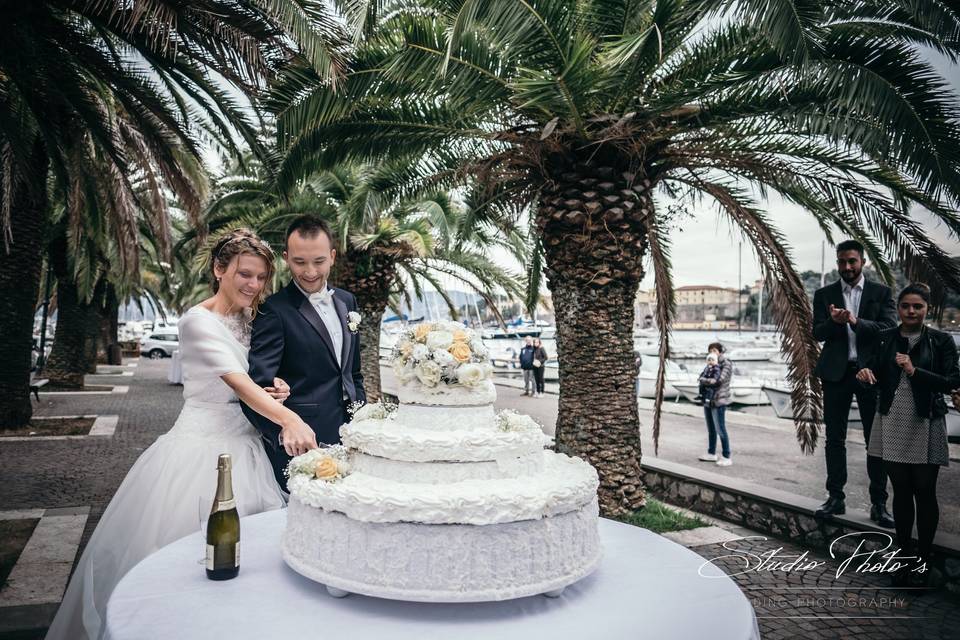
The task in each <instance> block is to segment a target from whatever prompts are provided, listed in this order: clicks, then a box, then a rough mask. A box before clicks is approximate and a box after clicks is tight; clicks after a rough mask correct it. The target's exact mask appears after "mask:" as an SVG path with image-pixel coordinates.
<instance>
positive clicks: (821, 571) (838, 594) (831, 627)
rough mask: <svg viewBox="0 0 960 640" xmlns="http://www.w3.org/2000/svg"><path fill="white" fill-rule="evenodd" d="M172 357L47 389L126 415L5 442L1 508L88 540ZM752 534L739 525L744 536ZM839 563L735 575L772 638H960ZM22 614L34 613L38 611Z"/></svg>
mask: <svg viewBox="0 0 960 640" xmlns="http://www.w3.org/2000/svg"><path fill="white" fill-rule="evenodd" d="M168 365H169V360H160V361H149V360H145V359H143V360H140V361H139V363H138V366H137V367H136V368H135V369H134V371H135V372H136V374H135V375H134V376H132V377H126V376H124V377H120V376H91V377H90V378H88V382H89V383H90V384H111V383H113V384H125V385H129V386H130V390H129V392H128V393H126V394H122V395H120V394H118V395H91V396H50V395H43V394H41V402H40V405H39V407H38V409H37V414H38V415H75V414H87V413H95V414H101V415H103V414H116V415H119V416H120V420H119V423H118V425H117V430H116V433H115V434H114V436H113V437H109V438H88V439H82V440H62V441H36V442H7V443H0V510H13V509H50V508H58V507H83V506H89V507H90V518H89V519H88V521H87V526H86V530H85V532H84V536H83V540H82V543H83V544H85V543H86V540H87V539H88V538H89V535H90V533H91V532H92V530H93V527H94V526H95V524H96V522H97V520H98V518H99V515H100V514H101V513H102V511H103V509H104V507H105V506H106V504H107V502H108V501H109V499H110V497H111V496H112V495H113V492H114V491H115V490H116V488H117V486H118V485H119V484H120V481H121V480H122V479H123V476H124V475H125V474H126V472H127V470H128V469H129V468H130V466H131V465H132V464H133V462H134V461H135V460H136V458H137V456H138V455H139V454H140V453H141V452H142V451H143V450H144V449H145V448H146V447H148V446H149V445H150V444H151V443H152V442H153V441H154V440H155V439H156V438H157V437H158V436H159V435H161V434H163V433H165V432H166V431H167V430H169V428H170V427H171V426H172V425H173V422H174V420H175V419H176V416H177V414H178V413H179V411H180V407H181V405H182V402H183V401H182V397H181V387H179V386H174V385H170V384H168V383H167V381H166V372H167V367H168ZM513 395H514V390H502V391H501V393H500V396H501V401H500V402H499V403H498V404H500V405H502V406H504V407H514V408H517V409H518V410H521V411H524V412H527V413H531V414H534V415H537V417H538V418H540V419H541V421H543V420H544V419H547V420H549V416H547V417H546V418H544V417H543V416H541V415H538V414H541V413H547V414H549V413H551V412H552V414H553V419H554V420H555V416H556V413H555V412H556V409H555V406H556V402H555V397H554V398H551V397H549V396H548V397H546V398H543V399H538V400H534V399H529V398H523V397H520V396H519V392H518V391H517V392H516V395H517V397H513ZM666 420H667V421H668V422H669V423H670V427H672V426H673V424H674V421H677V422H679V421H681V420H682V418H680V417H678V416H667V417H666ZM688 420H690V419H688ZM690 421H691V423H692V420H690ZM668 428H669V427H668ZM689 428H691V429H692V428H693V427H692V426H690V427H689ZM665 433H667V431H666V429H665ZM733 529H734V530H736V528H735V527H734V528H733ZM748 533H749V532H746V531H743V530H740V532H739V535H747V534H748ZM727 544H728V545H731V544H735V545H736V548H737V549H740V550H744V551H749V552H753V553H756V554H760V553H763V552H765V551H770V550H772V549H775V548H777V547H779V546H783V547H784V550H783V551H782V553H783V554H790V553H793V554H799V553H802V552H803V550H802V549H800V548H798V547H795V546H793V545H791V544H789V543H783V542H776V541H773V540H768V541H766V542H757V541H745V540H737V541H735V542H734V543H729V542H728V543H727ZM694 550H695V551H696V552H697V553H699V554H700V555H702V556H704V558H707V559H712V558H718V557H720V556H728V557H727V558H725V559H723V560H719V561H717V564H718V565H719V566H721V567H722V568H724V570H725V571H726V572H727V573H728V574H731V575H733V574H736V573H738V572H739V571H741V570H742V567H739V566H738V561H737V560H736V559H735V558H733V557H731V556H732V555H733V554H732V553H731V552H730V551H729V550H727V549H724V548H723V547H722V546H721V544H719V543H718V544H706V545H703V546H697V547H694ZM816 559H820V560H823V559H824V558H821V557H819V556H817V557H816ZM831 563H833V564H831ZM835 570H836V561H828V562H827V563H826V564H825V565H824V566H822V567H820V568H818V569H816V570H811V571H805V572H792V573H782V572H752V573H747V574H741V575H736V576H734V580H735V581H736V582H737V584H738V585H739V586H740V587H741V589H743V591H744V593H745V594H746V596H747V597H748V598H749V599H750V601H751V602H752V604H753V605H754V608H755V610H756V613H757V616H758V621H759V625H760V629H761V633H762V637H763V638H765V639H774V640H778V639H781V638H783V639H786V638H791V639H792V638H801V639H805V640H819V639H826V638H852V637H856V638H864V639H872V638H877V639H881V638H883V639H890V638H895V639H897V640H914V639H917V640H919V639H920V638H924V640H927V639H933V638H960V606H958V605H960V602H958V600H957V599H956V598H955V597H954V596H950V595H947V594H944V593H936V594H932V593H923V594H919V593H917V592H904V591H893V590H891V589H887V588H885V585H886V582H887V581H886V579H885V578H883V577H874V576H864V575H861V574H850V573H848V574H845V575H843V576H841V577H840V578H836V577H835V576H834V572H835ZM831 598H832V599H831ZM895 598H901V599H900V600H894V599H895ZM17 613H18V615H21V616H23V618H24V620H26V621H27V622H29V621H30V620H29V619H30V617H31V616H30V615H29V614H30V611H26V612H24V611H18V612H17ZM38 615H42V616H43V617H44V618H45V619H49V616H51V615H52V610H51V609H50V608H49V607H48V608H42V609H38V610H37V612H36V615H34V616H33V617H34V618H36V617H37V616H38ZM25 624H26V623H25ZM8 628H9V627H8ZM26 628H29V627H27V626H25V627H24V629H26ZM33 628H34V629H36V620H34V621H33ZM638 629H642V626H641V627H638ZM34 637H36V638H40V637H42V633H40V634H37V633H36V632H32V633H31V632H25V633H19V632H13V633H0V640H8V639H9V640H12V639H13V638H18V639H22V638H34Z"/></svg>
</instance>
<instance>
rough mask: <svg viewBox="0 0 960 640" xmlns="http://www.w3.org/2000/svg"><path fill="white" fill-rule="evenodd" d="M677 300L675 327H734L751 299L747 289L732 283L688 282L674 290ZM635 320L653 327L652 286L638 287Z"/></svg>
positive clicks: (654, 308) (655, 304) (655, 302)
mask: <svg viewBox="0 0 960 640" xmlns="http://www.w3.org/2000/svg"><path fill="white" fill-rule="evenodd" d="M674 295H675V300H676V303H677V314H676V319H675V321H674V323H673V328H674V329H736V328H737V318H738V315H739V314H741V313H743V311H744V310H745V309H746V308H747V306H748V304H749V301H750V291H749V290H744V291H737V290H736V289H735V288H732V287H718V286H714V285H691V286H686V287H677V288H676V289H675V290H674ZM636 305H637V307H636V316H637V324H638V325H639V326H640V327H641V328H649V327H652V326H653V325H654V324H655V323H654V318H655V317H656V313H655V311H656V306H657V294H656V290H655V289H650V290H647V291H640V292H639V293H638V294H637V301H636Z"/></svg>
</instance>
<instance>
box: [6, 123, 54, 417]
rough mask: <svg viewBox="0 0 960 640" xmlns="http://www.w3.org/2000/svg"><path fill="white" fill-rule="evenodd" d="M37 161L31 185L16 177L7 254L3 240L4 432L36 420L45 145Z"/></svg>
mask: <svg viewBox="0 0 960 640" xmlns="http://www.w3.org/2000/svg"><path fill="white" fill-rule="evenodd" d="M31 160H32V162H31V166H29V167H26V168H25V169H24V170H23V171H22V173H21V175H23V176H26V178H27V180H26V181H24V180H19V179H17V178H16V177H14V179H12V180H10V181H9V183H10V184H12V185H13V193H11V194H6V195H8V196H9V197H10V201H11V208H10V230H11V233H12V236H13V241H12V243H11V244H10V245H9V248H8V249H5V248H4V246H3V244H2V240H0V291H3V295H0V362H2V363H3V366H0V429H16V428H19V427H23V426H25V425H26V424H27V423H29V421H30V418H31V416H32V415H33V407H31V405H30V387H29V381H30V353H31V344H32V341H33V318H34V312H35V309H36V305H37V299H38V297H39V295H40V273H41V269H42V265H43V261H42V260H41V259H40V258H39V256H41V255H42V253H43V233H44V228H45V226H46V220H47V190H46V178H47V155H46V153H45V151H44V149H43V145H42V143H41V141H40V140H39V139H37V141H36V143H35V145H34V153H33V157H32V159H31ZM7 183H8V180H7V179H6V178H4V179H2V180H0V185H3V184H7ZM3 195H4V194H3V193H2V186H0V196H3Z"/></svg>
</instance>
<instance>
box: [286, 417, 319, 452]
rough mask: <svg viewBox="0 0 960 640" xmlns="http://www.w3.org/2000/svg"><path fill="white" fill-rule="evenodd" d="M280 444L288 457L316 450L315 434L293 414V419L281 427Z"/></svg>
mask: <svg viewBox="0 0 960 640" xmlns="http://www.w3.org/2000/svg"><path fill="white" fill-rule="evenodd" d="M280 444H281V445H283V449H284V450H285V451H286V452H287V455H288V456H299V455H301V454H304V453H306V452H307V451H310V450H311V449H316V448H317V434H315V433H314V432H313V429H311V428H310V427H309V426H307V423H306V422H304V421H303V420H301V419H300V416H298V415H296V414H294V419H292V420H290V422H289V423H287V424H284V425H283V426H282V427H281V431H280Z"/></svg>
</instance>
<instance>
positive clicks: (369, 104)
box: [278, 0, 960, 515]
mask: <svg viewBox="0 0 960 640" xmlns="http://www.w3.org/2000/svg"><path fill="white" fill-rule="evenodd" d="M381 4H382V3H381ZM395 4H396V6H395V7H394V9H395V11H394V12H392V13H391V12H390V11H385V12H383V15H387V16H388V17H387V18H386V19H385V20H383V22H382V24H381V25H380V28H379V29H377V30H376V31H375V33H374V35H372V36H371V37H370V38H369V39H368V40H366V41H364V42H362V43H360V44H359V45H358V47H357V48H356V50H355V51H354V59H353V60H352V62H351V65H350V68H349V71H348V73H347V74H346V77H345V79H344V81H343V83H342V87H341V88H339V90H338V91H336V92H334V91H332V90H330V88H329V87H327V86H325V85H324V84H323V83H320V82H317V81H315V80H313V79H312V78H310V76H309V74H308V73H301V74H299V75H297V76H296V77H294V78H293V79H291V80H288V82H289V83H290V84H291V85H294V86H290V87H289V88H288V91H287V94H288V95H289V96H291V98H290V101H289V104H288V105H286V107H285V108H284V109H283V110H282V111H281V112H280V117H279V120H278V130H279V131H280V133H281V143H282V145H284V147H285V149H286V157H287V158H288V163H287V164H286V165H285V166H282V167H281V170H280V176H279V180H280V183H281V184H285V183H287V182H289V181H290V180H292V179H293V178H294V177H295V176H296V175H297V173H298V168H299V167H300V166H302V165H303V164H305V163H309V164H310V165H311V166H312V167H314V168H317V169H319V168H323V167H326V166H332V165H334V164H336V163H340V162H343V161H344V160H354V161H369V160H370V159H372V158H379V157H382V156H384V155H389V154H393V153H398V152H403V153H407V154H414V155H415V154H419V153H423V154H427V153H430V152H436V151H437V150H442V152H443V153H445V154H447V155H448V156H451V157H453V156H457V157H459V167H460V169H461V170H462V171H463V172H464V173H465V174H469V175H474V176H478V179H479V180H480V181H481V182H482V183H484V184H487V185H488V186H489V187H490V189H491V192H492V191H493V190H494V189H496V193H497V194H498V196H499V197H497V198H493V199H492V200H493V202H494V203H496V202H503V201H506V200H509V201H511V202H513V203H520V204H526V205H528V206H530V207H532V211H533V217H534V221H535V225H536V229H537V230H538V232H539V241H540V243H541V246H542V250H543V257H544V263H545V264H544V267H545V275H546V277H547V279H548V286H549V289H550V291H551V292H552V294H553V300H554V304H555V306H556V318H557V336H558V351H559V365H560V407H559V417H558V420H557V435H556V437H557V444H558V448H560V449H562V450H565V451H569V452H571V453H573V454H576V455H580V456H583V457H585V458H586V459H588V460H589V461H590V462H591V463H592V464H593V465H594V466H595V467H596V468H597V469H598V470H599V473H600V478H601V487H600V501H601V509H602V511H603V512H604V513H605V514H611V515H612V514H621V513H624V512H628V511H630V510H632V509H635V508H637V507H639V506H641V505H642V504H643V501H644V492H643V490H642V486H641V478H640V468H639V459H640V454H641V451H640V441H639V428H638V427H639V425H638V418H637V404H636V398H635V395H634V391H633V389H634V386H633V380H634V375H635V371H634V360H633V339H632V338H633V336H632V330H633V320H634V312H633V302H634V296H635V294H636V292H637V287H638V283H639V282H640V280H641V278H642V277H643V276H644V272H645V264H649V265H650V267H651V268H652V269H653V271H654V275H655V280H656V287H657V289H658V300H659V302H660V307H659V310H658V316H659V317H658V320H659V326H660V327H661V339H662V341H661V352H660V353H661V367H660V381H659V388H660V390H661V391H660V392H658V402H657V406H658V407H659V404H660V402H659V401H660V399H661V398H662V386H663V368H664V366H663V364H662V363H663V360H664V359H665V357H666V356H667V355H668V353H669V351H668V349H669V343H668V333H667V332H668V330H669V325H670V320H671V317H672V300H673V297H672V287H671V278H670V264H671V263H670V255H669V253H670V252H669V248H670V243H669V233H670V221H669V215H668V204H669V203H670V202H671V198H681V199H683V198H695V199H702V200H704V201H706V202H710V203H715V204H716V205H717V206H718V208H719V211H720V213H721V215H722V216H724V217H726V219H728V220H729V221H730V223H731V224H732V226H733V227H734V228H735V229H738V230H739V231H740V232H741V233H742V234H743V235H744V236H745V237H746V239H747V240H748V242H749V243H750V244H751V245H752V247H753V249H754V251H755V252H756V255H757V257H758V259H759V262H760V264H761V266H762V269H763V273H764V275H765V277H766V279H767V283H768V286H769V289H768V290H769V291H770V292H771V294H772V297H773V299H774V300H775V307H776V318H777V322H778V325H779V328H780V330H781V331H782V332H783V336H784V342H783V344H784V350H785V351H786V352H787V354H788V355H789V359H790V368H789V374H788V375H789V378H790V380H791V382H792V384H793V408H794V411H795V415H797V416H804V415H812V419H811V420H804V419H800V420H798V422H797V437H798V439H799V441H800V443H801V445H802V447H803V448H804V449H805V450H807V451H811V450H812V448H813V447H814V445H815V442H816V438H817V432H818V430H817V424H818V417H819V400H818V398H819V388H818V385H817V381H816V380H815V379H814V378H813V377H812V375H811V374H812V371H813V366H814V361H815V358H816V356H817V345H816V343H815V342H814V341H813V338H812V336H811V335H810V325H811V311H810V308H809V303H808V301H807V298H806V296H805V294H804V291H803V286H802V282H801V280H800V278H799V277H798V275H797V273H796V271H795V270H794V267H793V266H792V264H791V257H790V256H791V254H790V248H789V245H788V243H787V241H786V239H785V238H784V237H783V236H782V235H781V234H780V233H779V232H778V230H777V229H776V227H775V226H774V225H773V224H772V222H771V221H770V219H769V218H768V217H767V215H766V214H765V213H764V211H763V210H762V209H761V208H760V206H759V205H758V203H757V197H758V196H765V195H766V194H767V193H768V192H774V193H776V194H779V195H780V196H782V197H783V198H785V199H786V200H788V201H791V202H794V203H797V204H799V205H801V206H802V207H804V208H805V209H806V210H807V211H808V212H809V213H810V215H811V216H812V217H813V220H814V221H815V222H816V223H817V225H818V226H819V228H821V229H822V230H823V231H824V232H826V233H827V234H828V235H829V234H830V233H832V232H836V231H840V232H842V233H843V235H846V236H850V237H853V238H856V239H858V240H860V241H861V242H863V243H864V244H865V246H866V247H867V251H868V254H869V257H870V258H871V259H872V260H873V262H874V264H875V265H877V267H878V268H879V269H880V271H881V272H882V273H883V274H884V276H885V277H887V276H889V264H890V263H891V262H892V261H896V262H900V263H903V264H904V265H905V266H906V269H907V271H908V273H909V274H910V275H911V277H913V278H919V279H924V280H926V281H928V282H931V283H932V284H933V285H934V286H935V287H939V288H941V289H942V288H943V286H950V287H956V286H957V285H958V284H960V278H958V271H957V268H956V267H955V266H954V264H953V263H952V262H951V261H949V260H948V259H947V256H946V255H944V253H943V251H942V250H941V249H940V248H939V247H937V246H936V245H935V244H934V243H933V242H932V241H931V240H930V239H929V238H928V237H927V235H926V234H925V233H924V230H923V227H922V226H921V225H920V224H919V223H918V222H917V220H916V219H915V218H914V217H913V216H912V215H911V213H912V211H913V210H914V209H915V208H925V209H927V210H928V211H929V212H931V213H932V214H933V216H934V217H935V218H937V219H939V220H940V221H942V222H943V223H944V224H945V226H946V228H947V229H948V230H949V231H950V233H952V234H954V235H956V234H957V232H958V231H960V220H958V218H957V215H956V213H955V211H956V206H957V204H958V203H960V172H958V168H960V165H958V162H960V147H958V146H957V144H956V140H957V138H958V134H960V127H958V121H960V120H958V116H960V110H958V107H957V101H956V95H955V92H954V91H953V89H952V88H951V87H949V86H948V85H946V84H945V83H944V80H943V78H942V77H941V75H940V74H939V73H938V71H937V70H936V69H935V68H934V67H933V66H931V65H930V64H929V63H928V62H926V59H925V58H924V57H922V56H921V55H920V53H919V47H920V46H925V47H931V48H933V49H936V50H937V51H939V53H941V54H942V55H944V56H946V57H947V58H948V59H949V60H951V61H955V60H956V59H957V56H958V47H957V33H958V28H960V13H958V12H957V10H956V9H954V8H953V7H952V5H949V6H948V5H943V4H936V5H933V4H909V3H898V2H884V1H881V2H868V1H866V0H863V1H859V0H853V1H851V2H841V3H838V2H827V1H817V0H813V1H810V2H804V3H802V5H797V4H795V3H792V2H782V3H769V2H757V1H756V0H671V1H665V0H661V1H658V2H650V1H644V0H639V1H638V0H524V1H523V2H518V1H516V0H424V1H423V2H421V3H418V6H417V8H416V9H412V8H409V7H408V6H407V5H408V4H409V3H405V2H397V3H395ZM297 83H299V86H295V85H296V84H297ZM681 259H682V257H681ZM654 420H655V422H654V434H655V437H656V435H657V432H658V429H659V410H658V411H657V412H656V413H655V418H654Z"/></svg>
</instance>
